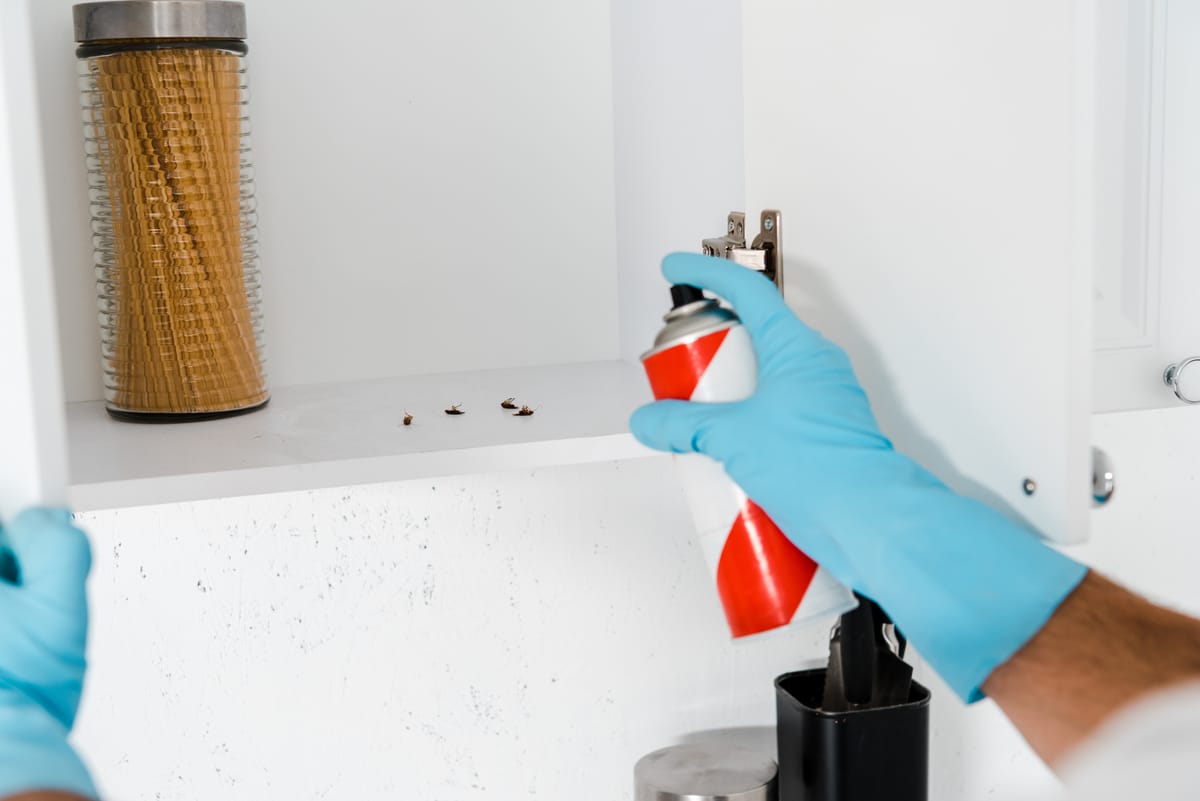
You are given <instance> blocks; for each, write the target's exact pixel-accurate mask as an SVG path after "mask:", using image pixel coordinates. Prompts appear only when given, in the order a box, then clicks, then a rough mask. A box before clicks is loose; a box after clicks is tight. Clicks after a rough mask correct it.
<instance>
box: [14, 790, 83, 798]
mask: <svg viewBox="0 0 1200 801" xmlns="http://www.w3.org/2000/svg"><path fill="white" fill-rule="evenodd" d="M2 801H86V799H85V798H83V797H82V796H78V795H74V794H73V793H60V792H56V791H54V790H35V791H34V792H32V793H21V794H20V795H10V796H6V797H5V798H4V799H3V800H2Z"/></svg>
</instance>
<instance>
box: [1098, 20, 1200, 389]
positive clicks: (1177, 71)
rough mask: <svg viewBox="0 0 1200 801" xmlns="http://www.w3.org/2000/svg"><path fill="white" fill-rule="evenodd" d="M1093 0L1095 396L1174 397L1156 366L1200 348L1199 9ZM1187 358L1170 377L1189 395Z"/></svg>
mask: <svg viewBox="0 0 1200 801" xmlns="http://www.w3.org/2000/svg"><path fill="white" fill-rule="evenodd" d="M1098 7H1099V17H1098V19H1099V23H1100V24H1099V26H1098V30H1099V41H1100V42H1101V46H1102V47H1103V49H1104V52H1106V53H1108V54H1109V57H1108V58H1107V59H1106V60H1104V61H1103V62H1101V65H1100V66H1101V70H1102V74H1101V75H1100V80H1101V81H1102V82H1103V83H1104V85H1105V86H1106V87H1107V88H1108V91H1106V92H1104V93H1101V94H1100V95H1098V98H1097V119H1098V120H1100V121H1101V123H1102V124H1101V125H1099V126H1098V128H1097V131H1098V136H1097V173H1096V174H1097V184H1096V190H1097V191H1096V214H1097V229H1096V230H1097V239H1096V242H1097V250H1096V263H1095V268H1096V275H1095V348H1096V356H1095V371H1094V374H1093V379H1094V405H1095V410H1096V411H1098V412H1110V411H1121V410H1129V409H1148V408H1156V407H1165V406H1175V405H1179V404H1181V403H1182V402H1183V401H1181V400H1180V399H1179V398H1177V397H1176V395H1175V393H1174V392H1173V391H1172V389H1171V388H1170V387H1168V386H1167V385H1166V384H1165V383H1164V380H1163V376H1164V370H1165V368H1166V367H1168V365H1172V364H1176V363H1179V362H1182V361H1184V360H1186V359H1188V358H1190V357H1193V356H1200V315H1197V314H1196V299H1197V298H1200V270H1197V269H1196V264H1197V263H1200V227H1198V226H1197V225H1196V219H1197V215H1200V53H1197V52H1196V48H1195V46H1194V45H1195V42H1196V40H1197V37H1198V36H1200V8H1198V7H1197V6H1196V4H1195V3H1189V2H1170V1H1169V0H1130V1H1129V2H1120V3H1102V4H1099V6H1098ZM1197 367H1200V365H1196V364H1192V365H1190V366H1189V367H1188V368H1186V369H1185V370H1184V371H1183V372H1182V373H1181V374H1180V378H1181V389H1182V391H1183V394H1184V395H1185V396H1187V397H1191V398H1194V399H1196V400H1200V369H1197Z"/></svg>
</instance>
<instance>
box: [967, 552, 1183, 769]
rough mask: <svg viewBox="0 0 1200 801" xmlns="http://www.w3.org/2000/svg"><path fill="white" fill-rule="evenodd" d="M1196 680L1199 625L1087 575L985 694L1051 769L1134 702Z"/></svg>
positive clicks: (995, 674)
mask: <svg viewBox="0 0 1200 801" xmlns="http://www.w3.org/2000/svg"><path fill="white" fill-rule="evenodd" d="M1189 679H1191V680H1196V679H1200V620H1194V619H1192V618H1190V617H1187V616H1186V615H1181V614H1178V613H1176V612H1172V611H1170V610H1167V609H1163V608H1162V607H1159V606H1155V605H1154V604H1152V603H1150V602H1149V601H1147V600H1145V599H1144V598H1141V597H1139V596H1137V595H1134V594H1133V593H1131V592H1129V591H1128V590H1126V589H1124V588H1122V587H1120V586H1118V585H1116V584H1114V583H1113V582H1111V581H1109V580H1108V579H1105V578H1103V577H1102V576H1099V575H1097V574H1096V573H1088V574H1087V576H1086V577H1085V578H1084V580H1083V581H1082V582H1080V584H1079V586H1078V587H1077V588H1076V589H1075V591H1074V592H1072V593H1071V594H1070V595H1069V596H1067V599H1066V600H1065V601H1063V603H1062V604H1061V605H1060V606H1059V608H1058V610H1057V611H1056V612H1055V613H1054V615H1053V616H1052V617H1051V618H1050V620H1049V621H1048V622H1047V623H1046V625H1045V626H1044V627H1043V628H1042V630H1041V631H1039V632H1038V633H1037V635H1036V636H1034V638H1033V639H1032V640H1030V641H1029V642H1028V643H1026V644H1025V646H1024V647H1023V648H1022V649H1021V650H1020V651H1018V652H1017V653H1016V654H1014V655H1013V656H1012V658H1011V659H1009V660H1008V661H1007V662H1005V663H1004V664H1003V665H1001V666H1000V667H998V668H996V670H995V671H994V672H993V673H992V675H991V676H989V677H988V680H987V681H986V682H984V685H983V691H984V692H985V693H987V695H988V696H989V697H990V698H992V699H993V700H995V702H996V703H997V704H998V705H999V706H1000V708H1001V709H1002V710H1003V711H1004V714H1005V715H1007V716H1008V718H1009V720H1011V721H1012V722H1013V724H1014V725H1016V727H1017V728H1018V729H1019V730H1020V731H1021V734H1022V735H1024V737H1025V739H1026V740H1027V741H1028V742H1029V744H1030V745H1031V746H1033V749H1034V750H1035V751H1036V752H1037V753H1038V756H1040V757H1041V758H1042V759H1043V760H1045V762H1046V763H1047V764H1049V765H1051V766H1052V767H1053V766H1055V765H1056V764H1058V763H1059V762H1060V761H1061V759H1062V758H1063V757H1064V756H1066V755H1067V754H1069V753H1070V752H1071V751H1072V750H1074V748H1075V747H1076V746H1078V745H1079V744H1081V743H1082V742H1083V741H1084V740H1085V739H1087V738H1088V736H1089V735H1091V734H1092V733H1093V732H1094V731H1095V730H1096V729H1097V728H1098V727H1099V726H1100V725H1101V724H1103V723H1104V721H1105V720H1106V719H1107V718H1108V717H1109V716H1111V715H1112V714H1114V713H1115V712H1117V711H1119V710H1120V709H1121V708H1122V707H1125V706H1127V705H1128V704H1129V703H1130V702H1132V701H1135V700H1137V699H1138V698H1139V697H1141V696H1143V695H1145V694H1147V693H1150V692H1153V691H1154V690H1159V689H1163V688H1166V687H1168V686H1171V685H1173V684H1179V683H1181V682H1185V681H1188V680H1189Z"/></svg>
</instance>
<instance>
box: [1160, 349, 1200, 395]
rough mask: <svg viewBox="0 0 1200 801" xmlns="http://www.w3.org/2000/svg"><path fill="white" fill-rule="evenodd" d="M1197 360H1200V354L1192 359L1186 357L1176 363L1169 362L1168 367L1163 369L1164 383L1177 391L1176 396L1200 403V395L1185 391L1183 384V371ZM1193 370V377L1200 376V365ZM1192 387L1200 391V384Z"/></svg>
mask: <svg viewBox="0 0 1200 801" xmlns="http://www.w3.org/2000/svg"><path fill="white" fill-rule="evenodd" d="M1196 362H1200V356H1193V357H1192V358H1190V359H1184V360H1183V361H1181V362H1176V363H1175V364H1168V365H1167V369H1166V370H1163V383H1164V384H1166V385H1167V386H1168V387H1170V388H1171V389H1172V390H1173V391H1174V392H1175V397H1177V398H1179V399H1180V400H1181V401H1183V402H1184V403H1200V397H1197V396H1194V395H1189V394H1187V393H1185V392H1184V391H1183V387H1182V386H1181V384H1182V381H1183V371H1184V370H1186V369H1187V368H1188V367H1189V366H1190V365H1193V364H1195V363H1196ZM1192 372H1193V373H1194V374H1195V375H1194V376H1193V378H1200V367H1198V368H1195V369H1193V370H1192ZM1190 383H1191V382H1189V384H1190ZM1191 388H1192V390H1193V391H1196V392H1200V385H1196V386H1192V387H1191Z"/></svg>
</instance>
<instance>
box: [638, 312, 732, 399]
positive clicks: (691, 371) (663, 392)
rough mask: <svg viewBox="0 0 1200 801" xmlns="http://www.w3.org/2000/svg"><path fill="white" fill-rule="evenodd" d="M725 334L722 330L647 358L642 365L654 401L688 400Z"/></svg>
mask: <svg viewBox="0 0 1200 801" xmlns="http://www.w3.org/2000/svg"><path fill="white" fill-rule="evenodd" d="M728 334H729V329H728V328H722V329H721V330H720V331H714V332H712V333H711V334H705V335H704V336H702V337H698V338H696V339H694V340H692V341H691V342H685V343H682V344H679V345H676V346H674V347H672V348H667V349H666V350H663V351H659V352H658V353H655V354H653V355H651V356H647V357H646V358H645V359H644V360H643V362H642V364H643V365H645V368H646V375H647V377H649V379H650V389H651V391H652V392H653V393H654V397H655V399H656V400H666V399H668V398H669V399H673V400H690V399H691V397H692V393H693V392H695V391H696V385H697V384H699V383H700V378H701V376H703V375H704V371H705V370H707V369H708V365H709V364H711V363H712V360H713V357H714V356H716V355H717V351H718V350H719V349H720V348H721V343H722V342H724V341H725V337H726V336H728Z"/></svg>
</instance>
